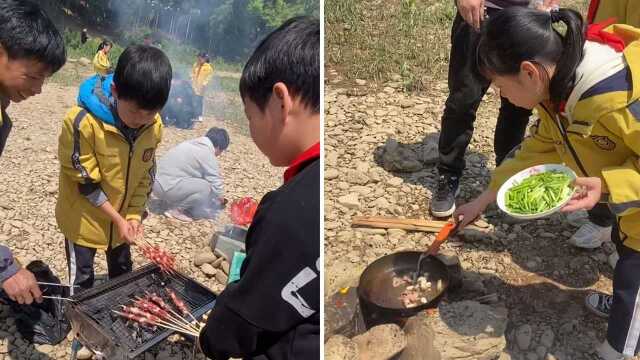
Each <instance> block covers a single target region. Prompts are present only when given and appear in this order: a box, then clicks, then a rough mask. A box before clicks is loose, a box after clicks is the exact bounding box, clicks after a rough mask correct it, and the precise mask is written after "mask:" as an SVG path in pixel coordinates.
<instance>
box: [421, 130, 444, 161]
mask: <svg viewBox="0 0 640 360" xmlns="http://www.w3.org/2000/svg"><path fill="white" fill-rule="evenodd" d="M439 160H440V152H439V151H438V134H431V135H428V136H427V137H425V138H424V140H423V141H422V151H421V152H420V161H422V163H423V164H425V165H433V164H435V163H437V162H438V161H439Z"/></svg>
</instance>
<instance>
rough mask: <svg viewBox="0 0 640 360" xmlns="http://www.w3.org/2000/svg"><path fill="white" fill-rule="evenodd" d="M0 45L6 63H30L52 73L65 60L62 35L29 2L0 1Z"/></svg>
mask: <svg viewBox="0 0 640 360" xmlns="http://www.w3.org/2000/svg"><path fill="white" fill-rule="evenodd" d="M0 45H1V46H2V48H4V50H5V51H6V52H7V55H8V56H9V59H12V60H17V59H31V60H36V61H38V62H40V63H43V64H45V65H47V66H48V67H49V69H50V71H51V73H55V72H56V71H58V70H60V68H61V67H62V66H63V65H64V63H65V62H66V60H67V54H66V51H65V48H64V40H63V38H62V35H61V34H60V32H59V31H58V29H57V28H56V26H55V25H54V23H53V21H51V19H49V17H48V16H47V15H46V14H45V13H44V11H43V10H42V9H41V8H40V6H38V5H37V4H35V3H34V2H31V1H28V0H0Z"/></svg>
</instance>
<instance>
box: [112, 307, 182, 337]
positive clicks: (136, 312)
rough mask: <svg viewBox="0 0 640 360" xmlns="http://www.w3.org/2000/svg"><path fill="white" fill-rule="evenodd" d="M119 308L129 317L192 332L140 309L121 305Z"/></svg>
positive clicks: (178, 323) (179, 324) (176, 323)
mask: <svg viewBox="0 0 640 360" xmlns="http://www.w3.org/2000/svg"><path fill="white" fill-rule="evenodd" d="M121 307H122V308H123V310H124V311H125V313H128V314H131V315H135V316H139V317H143V318H145V319H147V320H148V321H150V322H157V323H162V324H165V325H170V326H173V327H176V328H181V329H183V330H188V331H193V330H192V329H190V328H189V327H186V326H184V325H183V324H182V323H180V322H173V321H169V320H167V319H162V318H160V317H158V316H155V315H152V314H150V313H149V312H147V311H144V310H142V309H139V308H136V307H133V306H124V305H121Z"/></svg>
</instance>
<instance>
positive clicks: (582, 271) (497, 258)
mask: <svg viewBox="0 0 640 360" xmlns="http://www.w3.org/2000/svg"><path fill="white" fill-rule="evenodd" d="M399 80H400V79H399V77H396V79H395V80H394V81H398V82H394V81H392V82H390V83H386V84H382V85H378V86H376V85H374V84H370V83H368V82H367V81H364V80H356V81H353V82H351V81H347V80H345V79H344V78H343V76H341V74H340V73H339V72H338V71H337V70H333V69H328V70H327V79H326V80H325V103H326V118H325V151H326V155H325V156H326V161H325V164H326V165H325V166H326V167H325V289H326V292H325V296H329V295H331V294H333V293H334V292H335V291H337V290H338V289H339V288H341V287H343V286H354V285H357V279H358V276H359V275H360V273H361V271H362V270H363V269H364V267H365V266H366V265H367V264H369V263H371V262H372V261H373V260H375V259H377V258H379V257H381V256H383V255H386V254H390V253H393V252H397V251H400V250H408V249H425V248H426V246H427V245H428V244H430V243H431V241H432V240H433V235H432V234H425V233H417V232H408V233H407V232H405V231H402V230H388V231H386V230H379V229H360V230H359V229H354V228H352V227H351V223H350V219H351V217H352V216H355V215H369V216H373V215H381V216H404V217H407V218H429V213H428V203H429V200H430V198H431V191H432V189H433V186H434V185H435V182H436V169H435V167H434V165H433V163H434V160H435V159H436V158H437V133H438V129H439V127H440V116H441V113H442V110H443V106H444V102H445V99H446V96H447V86H446V82H444V81H443V82H439V83H436V85H435V86H433V87H432V88H430V89H429V90H428V91H426V92H424V93H422V94H411V95H407V94H405V93H404V92H402V90H401V84H400V83H399ZM498 107H499V99H498V97H497V96H496V95H495V94H493V93H492V92H490V93H489V94H488V95H487V96H486V101H484V102H483V104H482V106H481V108H480V110H479V112H478V119H477V121H476V130H475V133H474V136H473V141H472V143H471V146H470V147H469V150H468V152H467V155H466V160H467V169H466V171H465V175H464V177H463V178H462V189H461V190H462V191H461V194H460V196H459V197H458V202H459V203H463V202H466V201H468V200H470V199H472V198H473V197H474V196H476V195H478V194H479V193H480V191H481V190H482V189H483V188H484V187H485V186H486V184H487V183H488V180H489V174H490V171H491V169H492V168H493V167H494V166H495V160H494V156H493V129H494V126H495V119H496V117H497V109H498ZM388 139H393V140H395V141H389V140H388ZM387 169H391V170H392V171H389V170H387ZM485 220H487V221H488V222H489V223H490V224H491V232H490V233H489V234H487V235H485V236H477V237H474V238H466V239H461V238H457V239H456V238H454V239H451V240H450V241H449V242H447V243H445V245H444V246H443V248H442V252H443V253H445V254H449V255H457V256H458V257H459V259H460V262H461V265H462V268H463V269H464V282H463V289H462V290H461V291H459V292H457V293H456V294H455V295H451V296H449V299H447V301H448V302H454V301H461V300H466V299H474V298H477V297H478V296H483V295H488V294H492V293H496V294H497V296H498V301H497V303H498V304H499V305H501V306H504V307H506V308H507V309H508V312H509V315H508V327H507V331H506V339H507V345H506V348H505V349H504V351H503V355H502V356H503V357H501V358H505V359H506V358H509V357H510V358H512V359H585V358H586V357H587V354H588V352H590V351H591V349H593V347H594V346H595V345H596V344H597V343H599V342H600V341H602V339H603V337H604V335H605V331H606V321H605V320H604V319H601V318H597V317H595V316H593V315H592V314H591V313H589V312H587V310H586V309H585V307H584V306H583V302H584V295H585V294H586V293H587V292H588V291H589V290H591V289H597V290H601V291H606V292H610V291H611V284H612V282H611V279H612V270H611V268H610V267H609V265H607V263H606V256H607V255H608V254H609V253H610V252H611V251H612V250H613V249H612V246H610V244H605V246H604V247H603V248H602V249H598V250H594V251H586V250H581V249H576V248H574V247H573V246H571V245H570V244H568V242H567V240H568V239H569V237H570V236H571V235H572V233H573V232H574V231H575V230H576V228H575V227H573V226H572V225H570V224H568V222H567V221H566V219H565V218H564V216H562V215H559V214H556V215H553V216H551V217H550V218H547V219H543V220H537V221H532V222H523V223H514V222H513V221H509V219H507V218H505V217H503V216H502V215H501V214H499V213H498V212H497V211H496V210H495V208H493V209H490V210H489V211H488V212H487V214H486V218H485Z"/></svg>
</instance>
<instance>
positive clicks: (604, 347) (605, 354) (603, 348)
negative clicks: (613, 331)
mask: <svg viewBox="0 0 640 360" xmlns="http://www.w3.org/2000/svg"><path fill="white" fill-rule="evenodd" d="M595 354H596V355H597V356H599V359H602V360H624V358H625V357H624V356H622V354H621V353H619V352H617V351H616V349H614V348H613V347H612V346H611V345H609V342H608V341H607V340H605V341H603V342H602V344H600V345H598V347H597V348H596V351H595Z"/></svg>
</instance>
